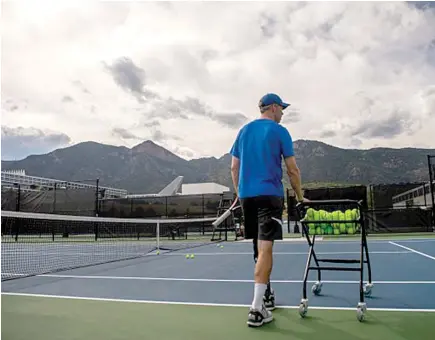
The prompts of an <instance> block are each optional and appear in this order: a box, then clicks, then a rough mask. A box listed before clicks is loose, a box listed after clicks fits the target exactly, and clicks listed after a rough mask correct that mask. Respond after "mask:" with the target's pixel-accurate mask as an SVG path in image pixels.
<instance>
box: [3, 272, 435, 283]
mask: <svg viewBox="0 0 435 340" xmlns="http://www.w3.org/2000/svg"><path fill="white" fill-rule="evenodd" d="M3 274H4V275H25V274H12V273H3ZM34 277H49V278H58V279H61V278H65V279H81V280H127V281H174V282H176V281H184V282H231V283H253V282H254V280H252V279H249V280H240V279H205V278H204V279H201V278H180V277H147V276H103V275H67V274H65V275H62V274H60V275H59V274H41V275H34ZM271 281H272V283H303V282H304V281H303V280H271ZM307 282H310V283H314V282H317V281H310V280H308V281H307ZM322 282H323V283H331V284H359V281H340V280H324V281H322ZM372 283H373V284H435V281H372Z"/></svg>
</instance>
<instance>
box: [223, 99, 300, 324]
mask: <svg viewBox="0 0 435 340" xmlns="http://www.w3.org/2000/svg"><path fill="white" fill-rule="evenodd" d="M288 106H289V104H286V103H284V102H283V101H282V100H281V98H280V97H279V96H278V95H276V94H273V93H269V94H266V95H265V96H263V97H262V98H261V100H260V102H259V108H260V112H261V117H260V118H258V119H256V120H254V121H252V122H250V123H248V124H247V125H245V126H244V127H243V128H242V129H241V130H240V131H239V133H238V135H237V138H236V140H235V142H234V145H233V146H232V148H231V155H232V162H231V174H232V179H233V184H234V188H235V191H236V193H237V195H238V197H239V199H240V202H241V206H242V211H243V215H244V221H245V239H252V240H253V242H254V259H255V262H256V263H255V273H254V278H255V286H254V298H253V301H252V305H251V308H250V310H249V314H248V325H249V326H254V327H258V326H261V325H263V324H265V323H268V322H270V321H272V320H273V316H272V312H271V310H273V309H274V307H275V296H274V292H273V290H272V289H271V287H270V274H271V272H272V264H273V263H272V262H273V261H272V260H273V254H272V250H273V243H274V241H275V240H281V239H282V237H283V235H282V213H283V209H284V188H283V185H282V168H281V162H282V159H284V161H285V164H286V168H287V174H288V175H289V177H290V183H291V186H292V188H293V190H294V191H295V193H296V197H297V199H298V201H303V200H304V198H303V194H302V190H301V179H300V172H299V169H298V166H297V164H296V160H295V156H294V150H293V141H292V138H291V136H290V134H289V132H288V131H287V129H286V128H285V127H283V126H282V125H280V124H279V123H280V122H281V118H282V115H283V110H284V109H286V108H287V107H288ZM256 246H257V247H258V254H256V251H257V247H256Z"/></svg>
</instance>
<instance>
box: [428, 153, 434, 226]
mask: <svg viewBox="0 0 435 340" xmlns="http://www.w3.org/2000/svg"><path fill="white" fill-rule="evenodd" d="M433 157H435V156H431V155H427V165H428V167H429V189H430V195H431V198H432V229H433V230H435V198H434V184H433V181H434V180H435V179H434V177H435V174H434V173H433V172H432V171H433V169H434V168H435V166H434V165H433V164H432V162H431V158H433Z"/></svg>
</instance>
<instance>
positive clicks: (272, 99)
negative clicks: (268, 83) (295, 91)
mask: <svg viewBox="0 0 435 340" xmlns="http://www.w3.org/2000/svg"><path fill="white" fill-rule="evenodd" d="M272 104H277V105H279V106H282V107H283V108H284V109H285V108H287V107H288V106H290V104H287V103H284V102H283V101H282V99H281V97H280V96H278V95H277V94H275V93H267V94H265V95H264V96H263V97H262V98H261V99H260V102H259V103H258V106H259V107H263V106H269V105H272Z"/></svg>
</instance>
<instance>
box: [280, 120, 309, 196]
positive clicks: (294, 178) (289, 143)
mask: <svg viewBox="0 0 435 340" xmlns="http://www.w3.org/2000/svg"><path fill="white" fill-rule="evenodd" d="M280 133H281V135H280V136H281V153H282V155H283V157H284V162H285V166H286V168H287V174H288V176H289V178H290V184H291V186H292V188H293V190H294V191H295V193H296V198H297V200H298V202H302V201H303V200H304V196H303V194H302V183H301V182H302V181H301V172H300V171H299V168H298V166H297V164H296V157H295V152H294V149H293V139H292V137H291V136H290V133H289V132H288V130H287V129H286V128H284V127H283V128H282V129H281V130H280Z"/></svg>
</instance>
